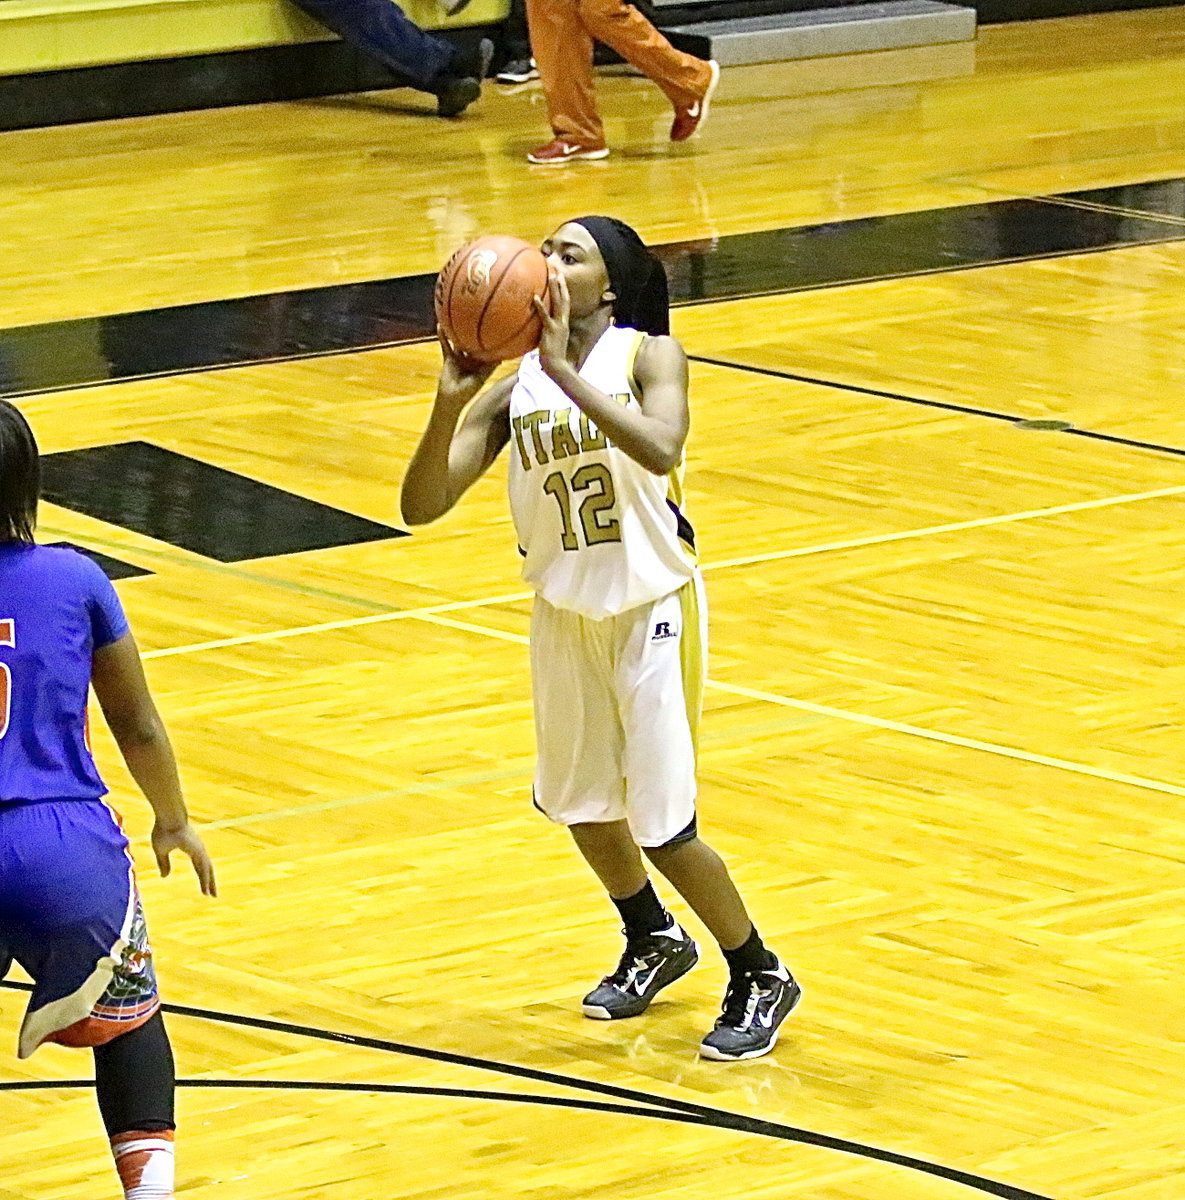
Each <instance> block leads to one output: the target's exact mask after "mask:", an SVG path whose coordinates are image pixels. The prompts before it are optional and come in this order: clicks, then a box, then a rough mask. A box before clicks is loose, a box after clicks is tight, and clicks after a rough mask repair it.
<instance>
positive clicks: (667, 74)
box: [579, 0, 720, 142]
mask: <svg viewBox="0 0 1185 1200" xmlns="http://www.w3.org/2000/svg"><path fill="white" fill-rule="evenodd" d="M579 13H580V20H581V23H582V24H583V26H584V28H585V29H586V30H587V31H588V34H589V35H591V36H592V37H593V38H595V39H596V40H597V41H599V42H604V43H605V45H606V46H609V47H610V48H611V49H613V50H615V51H616V52H617V53H618V54H620V55H621V57H622V58H624V59H625V60H626V62H628V63H629V64H630V65H631V66H634V67H637V69H638V70H639V71H641V72H642V73H643V74H644V75H645V76H646V77H647V78H648V79H650V80H651V81H652V82H654V83H655V84H657V85H658V86H659V87H660V88H661V89H662V91H663V93H664V94H665V95H666V97H667V99H668V100H670V102H671V104H672V105H673V106H674V109H675V121H674V123H673V124H672V126H671V140H672V141H675V142H681V141H684V140H686V139H687V138H688V137H690V136H691V134H693V133H694V132H695V131H696V130H697V129H698V128H699V127H700V126H701V125H702V124H703V120H704V117H705V116H706V114H707V109H708V103H709V102H710V100H711V98H712V93H713V92H714V91H715V88H716V81H717V80H718V79H719V77H720V68H719V67H718V66H717V65H716V64H715V63H714V62H707V61H705V60H704V59H702V58H696V57H695V56H694V55H691V54H684V52H683V51H682V50H676V49H675V47H674V46H672V45H671V43H670V42H669V41H668V40H667V39H666V38H665V37H664V36H663V35H662V34H661V33H660V32H659V31H658V30H657V29H656V28H655V27H654V26H653V25H652V24H651V23H650V21H648V20H647V19H646V18H645V17H644V16H643V15H642V13H641V12H639V10H638V9H637V8H636V7H635V6H634V5H632V4H629V3H626V0H579Z"/></svg>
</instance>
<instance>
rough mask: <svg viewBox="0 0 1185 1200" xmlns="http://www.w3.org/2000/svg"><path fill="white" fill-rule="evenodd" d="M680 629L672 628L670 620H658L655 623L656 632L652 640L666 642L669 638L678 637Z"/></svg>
mask: <svg viewBox="0 0 1185 1200" xmlns="http://www.w3.org/2000/svg"><path fill="white" fill-rule="evenodd" d="M678 636H679V631H678V630H677V629H672V628H671V623H670V621H656V622H655V623H654V633H653V634H652V635H651V638H650V640H651V641H652V642H665V641H667V640H668V639H669V638H677V637H678Z"/></svg>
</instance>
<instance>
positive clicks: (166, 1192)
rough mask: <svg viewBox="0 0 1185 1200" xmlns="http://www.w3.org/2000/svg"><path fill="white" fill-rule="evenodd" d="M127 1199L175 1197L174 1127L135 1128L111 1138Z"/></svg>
mask: <svg viewBox="0 0 1185 1200" xmlns="http://www.w3.org/2000/svg"><path fill="white" fill-rule="evenodd" d="M111 1153H112V1154H113V1155H115V1169H116V1170H117V1171H118V1172H119V1181H120V1183H122V1184H123V1194H124V1200H173V1131H172V1130H171V1129H162V1130H160V1131H159V1132H157V1133H146V1132H145V1131H143V1130H141V1129H132V1130H129V1131H128V1132H127V1133H117V1134H116V1135H115V1137H113V1138H112V1139H111Z"/></svg>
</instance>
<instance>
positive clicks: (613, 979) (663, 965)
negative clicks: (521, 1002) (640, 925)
mask: <svg viewBox="0 0 1185 1200" xmlns="http://www.w3.org/2000/svg"><path fill="white" fill-rule="evenodd" d="M623 932H624V931H623ZM698 961H699V950H698V949H697V947H696V944H695V942H693V941H692V940H691V938H689V937H688V936H687V934H685V933H684V932H683V930H682V929H681V928H680V927H679V923H678V922H677V921H674V920H672V921H671V924H670V927H669V928H667V929H664V930H662V932H660V933H651V934H647V935H646V936H645V937H640V938H633V939H629V938H628V937H627V940H626V944H625V952H624V953H623V954H622V956H621V961H620V962H619V963H618V964H617V970H616V971H614V972H613V974H612V975H606V976H605V978H604V979H602V980H601V982H600V983H599V984H598V985H597V986H596V987H595V988H593V990H592V991H591V992H589V994H588V995H587V996H585V997H584V1002H583V1003H582V1004H581V1008H582V1010H583V1012H584V1015H585V1016H586V1017H593V1018H595V1019H596V1020H598V1021H616V1020H618V1019H619V1018H621V1017H636V1016H637V1015H638V1014H639V1013H640V1012H644V1011H645V1010H646V1009H647V1008H648V1007H649V1005H650V1001H651V1000H653V999H654V997H655V996H656V995H658V993H659V992H660V991H662V989H663V988H665V987H666V986H667V984H669V983H674V982H675V980H676V979H678V978H679V977H680V976H682V975H686V974H687V972H688V971H690V970H691V968H692V967H694V966H695V964H696V963H697V962H698Z"/></svg>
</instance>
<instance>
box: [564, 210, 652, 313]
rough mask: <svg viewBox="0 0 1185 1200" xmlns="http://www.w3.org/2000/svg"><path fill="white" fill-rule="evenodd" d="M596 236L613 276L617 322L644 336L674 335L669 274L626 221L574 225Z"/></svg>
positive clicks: (579, 220)
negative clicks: (672, 332) (640, 332)
mask: <svg viewBox="0 0 1185 1200" xmlns="http://www.w3.org/2000/svg"><path fill="white" fill-rule="evenodd" d="M573 224H575V225H581V226H583V227H584V228H585V229H587V230H588V232H589V233H590V234H591V235H592V239H593V241H594V242H596V244H597V249H598V250H599V251H600V252H601V257H602V258H603V259H604V260H605V268H606V270H607V271H608V272H609V287H610V288H611V289H612V291H613V294H614V296H616V297H617V298H616V299H615V300H614V301H613V319H614V321H616V322H617V324H618V325H628V326H629V327H630V328H631V329H640V330H642V332H643V333H652V334H659V333H670V332H671V312H670V308H671V305H670V300H669V299H668V296H667V273H666V271H665V270H664V269H663V265H662V263H661V262H659V260H658V258H657V256H656V255H654V254H653V253H652V252H651V251H649V250H647V249H646V246H645V244H644V243H643V241H642V239H641V238H640V237H639V236H638V235H637V233H636V232H635V231H634V230H633V229H631V228H630V227H629V226H628V225H627V224H626V223H625V222H624V221H618V220H616V219H615V218H614V217H577V218H576V220H575V221H574V222H573Z"/></svg>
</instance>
